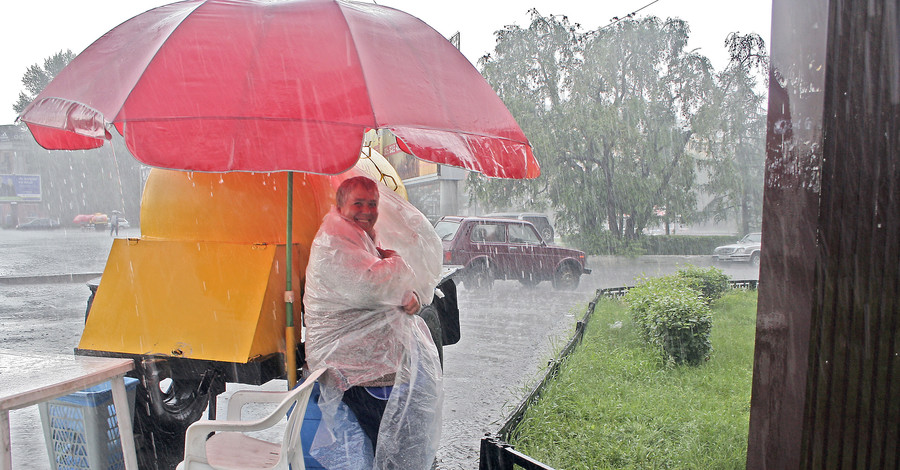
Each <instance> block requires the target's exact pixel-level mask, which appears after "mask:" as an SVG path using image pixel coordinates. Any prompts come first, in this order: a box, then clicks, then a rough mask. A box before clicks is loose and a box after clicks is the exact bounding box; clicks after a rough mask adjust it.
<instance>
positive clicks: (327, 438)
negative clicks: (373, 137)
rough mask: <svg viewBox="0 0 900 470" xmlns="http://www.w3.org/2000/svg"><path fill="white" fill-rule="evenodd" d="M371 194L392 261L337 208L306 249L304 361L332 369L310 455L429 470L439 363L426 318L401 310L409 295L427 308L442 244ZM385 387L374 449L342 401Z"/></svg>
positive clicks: (404, 211) (436, 430)
mask: <svg viewBox="0 0 900 470" xmlns="http://www.w3.org/2000/svg"><path fill="white" fill-rule="evenodd" d="M378 187H379V191H380V202H379V211H378V221H377V222H376V224H375V230H376V234H377V235H376V240H377V244H378V246H380V247H382V248H385V249H390V250H394V251H396V252H397V253H398V254H399V255H400V257H399V258H398V257H390V258H386V259H381V258H380V257H379V255H378V251H377V249H376V242H373V241H372V239H371V238H369V236H368V235H367V234H366V233H365V232H364V231H363V230H362V229H361V228H359V227H358V226H357V225H356V224H354V223H353V222H351V221H349V220H348V219H346V218H344V217H343V216H341V215H340V213H338V212H337V210H336V209H333V210H332V211H331V212H329V213H328V214H327V215H326V216H325V218H324V220H323V222H322V226H321V227H320V229H319V232H318V233H317V235H316V238H315V240H314V241H313V245H312V248H311V252H310V259H309V265H308V267H307V270H306V289H305V292H304V299H303V303H304V306H305V307H306V316H305V318H306V326H307V330H306V332H307V333H306V334H307V336H306V356H307V363H308V366H309V368H310V369H311V370H315V369H318V368H322V367H327V368H328V369H329V371H328V372H327V373H326V374H325V375H324V376H323V379H322V380H320V389H321V396H320V398H319V407H320V409H321V411H322V422H321V425H320V426H319V430H318V432H317V434H316V437H315V439H314V440H313V443H312V445H311V451H310V453H311V455H312V456H313V457H314V458H316V460H318V461H319V462H320V463H321V464H322V465H324V466H325V467H326V468H339V469H357V468H358V469H370V468H377V469H404V470H414V469H428V468H431V465H432V462H433V460H434V457H435V454H436V453H437V447H438V443H439V440H440V429H441V419H440V418H441V406H442V403H443V387H442V383H441V381H442V375H441V364H440V360H439V358H438V353H437V349H436V347H435V345H434V342H433V340H432V338H431V333H429V331H428V327H427V326H426V324H425V322H424V320H422V318H421V317H419V316H418V315H408V314H406V313H404V312H403V310H402V309H401V305H402V302H403V299H404V296H405V295H408V293H409V292H410V291H412V292H415V293H416V295H418V297H419V299H420V300H421V301H422V302H424V303H428V302H430V301H431V299H432V297H433V295H434V287H435V286H436V284H437V282H438V280H439V276H440V270H441V255H442V247H441V242H440V239H439V238H438V237H437V235H436V234H435V232H434V229H433V228H432V226H431V224H430V223H429V222H428V220H427V219H426V218H425V217H424V216H423V215H422V213H420V212H419V211H418V210H417V209H416V208H415V207H413V206H412V205H411V204H409V203H408V202H406V201H405V200H403V199H402V198H401V197H399V196H397V195H396V194H394V193H393V192H391V191H389V190H387V189H386V188H384V187H383V186H382V185H380V184H379V185H378ZM385 383H392V384H393V391H392V392H391V394H390V397H389V398H388V400H387V404H386V408H385V411H384V415H383V418H382V420H381V427H380V429H379V432H378V446H377V447H378V448H377V449H374V452H373V450H372V449H371V444H370V442H369V439H368V438H367V437H366V436H365V434H364V433H363V431H362V428H360V427H359V425H358V424H357V423H355V422H352V423H351V422H349V421H348V420H347V414H348V413H349V409H348V408H347V406H346V405H345V404H344V403H342V401H341V399H342V397H343V393H344V391H345V390H347V389H348V388H349V387H352V386H356V385H364V386H369V385H384V384H385ZM373 456H374V457H373ZM373 458H374V460H373Z"/></svg>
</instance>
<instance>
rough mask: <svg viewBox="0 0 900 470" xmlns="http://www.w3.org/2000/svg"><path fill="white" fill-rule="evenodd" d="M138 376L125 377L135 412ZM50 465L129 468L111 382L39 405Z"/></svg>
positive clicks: (130, 407)
mask: <svg viewBox="0 0 900 470" xmlns="http://www.w3.org/2000/svg"><path fill="white" fill-rule="evenodd" d="M137 384H138V379H133V378H131V377H125V391H126V392H127V394H128V411H129V412H130V413H131V416H134V394H135V388H136V387H137ZM38 408H39V409H40V413H41V424H42V426H43V428H44V442H45V443H46V444H47V454H48V456H49V457H50V466H51V468H54V469H61V470H82V469H94V470H107V469H108V470H113V469H124V468H125V456H124V455H123V453H122V441H121V439H120V437H119V420H118V419H117V418H116V407H115V406H114V405H113V399H112V386H111V384H110V382H105V383H102V384H100V385H97V386H94V387H91V388H88V389H85V390H81V391H78V392H75V393H72V394H69V395H66V396H64V397H60V398H57V399H55V400H51V401H48V402H44V403H41V404H39V405H38Z"/></svg>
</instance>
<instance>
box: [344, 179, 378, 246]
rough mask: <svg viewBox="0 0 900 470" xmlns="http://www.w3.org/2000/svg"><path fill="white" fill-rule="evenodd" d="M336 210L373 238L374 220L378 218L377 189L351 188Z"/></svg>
mask: <svg viewBox="0 0 900 470" xmlns="http://www.w3.org/2000/svg"><path fill="white" fill-rule="evenodd" d="M338 212H340V213H341V215H343V216H344V217H346V218H348V219H350V220H351V221H353V223H355V224H356V225H358V226H359V227H360V228H361V229H363V230H365V231H366V233H368V234H369V236H370V237H372V238H373V239H374V238H375V221H376V220H378V191H368V190H366V189H365V188H363V187H360V186H358V187H356V188H353V189H352V190H351V191H350V193H349V194H348V195H347V199H346V200H345V201H344V204H343V205H342V206H338Z"/></svg>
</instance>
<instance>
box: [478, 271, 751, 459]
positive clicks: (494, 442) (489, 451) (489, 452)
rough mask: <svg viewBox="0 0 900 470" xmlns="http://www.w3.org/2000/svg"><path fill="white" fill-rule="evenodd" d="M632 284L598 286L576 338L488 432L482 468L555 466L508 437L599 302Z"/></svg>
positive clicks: (745, 283)
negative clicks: (520, 448) (494, 429)
mask: <svg viewBox="0 0 900 470" xmlns="http://www.w3.org/2000/svg"><path fill="white" fill-rule="evenodd" d="M729 283H730V284H731V288H732V289H750V290H756V288H757V286H758V285H759V281H757V280H755V279H747V280H740V281H729ZM631 287H632V286H622V287H609V288H605V289H597V294H596V295H595V296H594V300H592V301H591V303H589V304H588V307H587V311H585V313H584V317H583V318H582V319H581V320H579V321H578V323H576V324H575V334H574V335H573V336H572V339H570V340H569V342H568V343H566V345H565V347H563V349H562V350H561V351H560V352H559V355H558V356H557V357H556V358H555V359H552V360H550V363H549V364H548V367H547V370H546V371H545V372H544V376H543V377H542V378H541V380H540V381H539V382H538V383H537V385H535V386H534V388H532V389H531V391H530V392H528V395H527V396H525V398H524V399H523V400H522V401H521V402H520V403H519V406H517V407H516V409H515V410H513V412H512V413H510V415H509V417H508V418H506V421H505V422H504V423H503V426H502V427H501V428H500V430H498V431H497V432H496V433H488V434H486V435H485V436H484V437H483V438H481V448H480V454H479V465H478V468H479V470H514V468H516V467H519V468H523V469H525V470H554V469H553V467H551V466H549V465H547V464H544V463H541V462H539V461H538V460H535V459H534V458H532V457H529V456H527V455H525V454H523V453H521V452H519V451H517V450H515V448H513V446H512V445H511V444H509V443H508V442H507V441H508V440H509V438H510V436H511V435H512V433H513V431H514V430H515V429H516V426H518V425H519V423H521V422H522V419H523V418H524V417H525V411H526V410H527V409H528V407H529V406H531V405H532V404H534V403H535V402H536V401H538V399H539V398H540V396H541V393H542V392H543V390H544V387H545V386H546V385H547V383H549V382H550V381H551V380H553V379H554V378H555V377H556V376H557V375H558V374H559V369H560V367H561V366H562V363H563V362H564V361H565V359H566V358H567V357H568V356H569V354H571V353H572V352H573V351H575V348H576V347H577V346H578V345H579V344H580V343H581V340H582V339H583V338H584V331H585V329H586V328H587V324H588V322H589V321H590V319H591V315H592V314H593V313H594V308H595V307H596V306H597V302H599V301H600V299H601V298H603V297H609V298H616V299H618V298H621V297H622V296H624V295H625V294H626V293H627V292H628V289H630V288H631Z"/></svg>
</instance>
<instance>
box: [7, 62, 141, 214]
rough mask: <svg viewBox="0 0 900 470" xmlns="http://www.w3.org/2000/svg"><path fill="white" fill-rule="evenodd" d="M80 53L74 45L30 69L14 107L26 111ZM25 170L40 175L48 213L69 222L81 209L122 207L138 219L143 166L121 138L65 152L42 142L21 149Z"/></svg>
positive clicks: (92, 209) (45, 209)
mask: <svg viewBox="0 0 900 470" xmlns="http://www.w3.org/2000/svg"><path fill="white" fill-rule="evenodd" d="M74 58H75V54H73V53H72V51H71V50H66V51H60V52H58V53H56V54H54V55H52V56H50V57H48V58H46V59H45V60H44V65H43V67H41V66H40V65H38V64H34V65H32V66H30V67H28V69H27V70H26V71H25V74H24V75H23V76H22V83H23V84H24V85H25V89H26V90H27V93H25V92H20V93H19V100H18V102H17V103H16V104H15V105H14V106H13V109H14V110H15V111H16V112H17V113H21V112H22V111H23V110H24V109H25V107H26V106H28V104H29V103H31V101H32V100H34V98H35V97H36V96H37V95H38V93H40V92H41V91H42V90H43V89H44V87H46V86H47V84H48V83H50V81H51V80H53V78H54V77H55V76H56V75H57V74H58V73H59V72H60V71H61V70H62V69H63V68H64V67H65V66H66V65H67V64H68V63H69V62H71V61H72V59H74ZM18 153H19V154H20V155H21V158H22V163H21V167H22V168H23V170H24V172H25V173H28V174H39V175H41V192H42V200H41V203H40V204H41V206H42V210H43V212H44V213H45V214H46V215H48V216H50V217H55V218H60V219H62V220H64V221H68V220H72V218H73V217H74V216H75V215H76V214H81V213H93V212H96V211H110V210H114V209H116V210H121V211H124V212H125V214H126V215H127V216H128V217H129V219H130V220H131V221H132V222H137V221H138V220H139V214H140V201H141V191H142V189H143V187H142V185H141V165H140V163H139V162H138V161H137V160H136V159H135V158H134V157H132V156H131V154H130V153H129V152H128V150H127V147H126V146H125V142H124V140H123V139H121V138H118V137H117V138H115V139H113V140H112V141H111V142H110V144H109V145H108V146H103V147H101V148H98V149H91V150H84V151H76V152H63V151H47V150H44V149H41V148H40V147H39V146H38V145H37V143H34V145H33V147H32V148H30V149H27V150H24V151H22V152H18Z"/></svg>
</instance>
